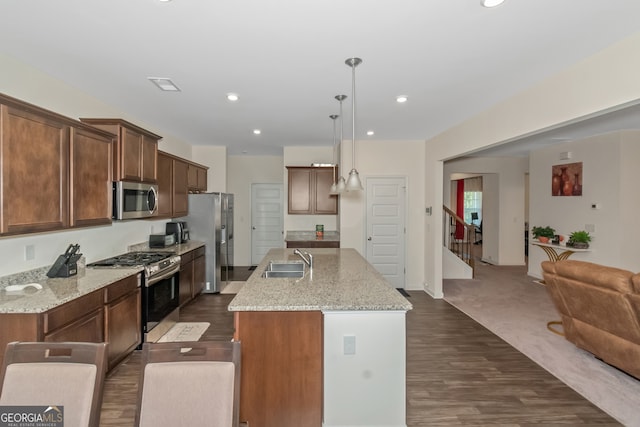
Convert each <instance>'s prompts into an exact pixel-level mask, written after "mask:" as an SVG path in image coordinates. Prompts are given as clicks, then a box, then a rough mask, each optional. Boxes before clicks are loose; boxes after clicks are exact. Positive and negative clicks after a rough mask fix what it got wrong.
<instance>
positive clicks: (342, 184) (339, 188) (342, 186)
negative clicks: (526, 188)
mask: <svg viewBox="0 0 640 427" xmlns="http://www.w3.org/2000/svg"><path fill="white" fill-rule="evenodd" d="M335 98H336V99H337V100H338V102H339V103H340V147H343V141H344V139H343V134H344V120H343V117H344V116H343V114H342V101H344V100H345V99H347V95H336V96H335ZM340 163H342V162H340ZM346 188H347V183H346V181H345V180H344V177H343V176H342V175H340V178H338V182H337V183H336V194H342V193H344V192H345V190H346ZM331 194H333V193H331Z"/></svg>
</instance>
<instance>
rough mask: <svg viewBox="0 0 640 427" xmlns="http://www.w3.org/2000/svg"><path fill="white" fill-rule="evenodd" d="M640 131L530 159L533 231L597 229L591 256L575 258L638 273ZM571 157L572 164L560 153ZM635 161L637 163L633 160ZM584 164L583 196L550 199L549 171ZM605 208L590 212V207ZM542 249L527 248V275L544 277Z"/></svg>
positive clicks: (552, 150) (568, 145)
mask: <svg viewBox="0 0 640 427" xmlns="http://www.w3.org/2000/svg"><path fill="white" fill-rule="evenodd" d="M639 146H640V132H637V131H635V132H632V131H627V132H616V133H610V134H607V135H600V136H596V137H592V138H587V139H584V140H579V141H572V142H568V143H564V144H559V145H556V146H553V147H549V148H545V149H542V150H539V151H536V152H535V153H532V154H531V156H530V168H531V175H530V177H531V201H530V202H531V204H530V206H531V208H530V209H531V212H530V215H531V216H530V218H531V223H530V224H531V226H532V227H533V226H546V225H549V226H551V227H553V228H554V229H555V230H556V233H558V234H562V235H569V234H570V233H571V232H573V231H578V230H585V229H587V227H588V225H592V226H593V227H595V231H594V232H590V233H589V234H591V236H592V239H593V240H592V242H591V244H590V249H591V252H584V253H575V254H573V255H572V256H571V259H578V260H584V261H591V262H595V263H599V264H605V265H610V266H614V267H619V268H625V269H628V270H632V271H634V272H636V271H639V270H640V267H639V266H638V259H640V247H638V245H634V244H633V243H632V242H637V241H638V239H640V228H639V227H638V226H637V222H638V220H637V218H634V216H636V215H634V212H638V211H639V210H640V199H638V197H637V193H638V191H637V184H638V183H640V172H639V169H638V166H637V160H638V159H640V157H638V154H640V150H639V149H638V147H639ZM567 151H569V152H571V153H572V158H571V159H570V160H560V153H562V152H567ZM629 159H634V160H629ZM575 162H582V171H583V176H582V196H571V197H564V196H563V197H561V196H555V197H554V196H552V195H551V177H552V173H551V167H552V166H553V165H560V164H565V163H575ZM593 203H597V204H599V205H600V206H601V207H600V208H599V209H592V208H591V204H593ZM547 259H548V258H547V256H546V255H545V254H544V252H543V251H542V250H540V249H539V248H536V247H532V248H530V249H529V274H530V275H531V276H535V277H542V272H541V269H540V263H541V262H542V261H544V260H547Z"/></svg>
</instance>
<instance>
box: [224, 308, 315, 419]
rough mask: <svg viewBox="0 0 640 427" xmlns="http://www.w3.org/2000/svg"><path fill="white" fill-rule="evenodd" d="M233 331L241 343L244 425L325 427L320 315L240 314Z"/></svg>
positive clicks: (300, 312)
mask: <svg viewBox="0 0 640 427" xmlns="http://www.w3.org/2000/svg"><path fill="white" fill-rule="evenodd" d="M235 328H236V329H235V335H234V339H235V340H238V341H241V342H242V372H241V387H240V421H244V422H248V423H249V425H251V426H253V425H256V426H261V427H319V426H321V425H322V394H323V390H322V381H323V375H322V357H323V350H322V345H323V333H322V313H321V312H320V311H284V312H282V311H281V312H277V311H276V312H259V311H251V312H246V311H244V312H242V311H240V312H235Z"/></svg>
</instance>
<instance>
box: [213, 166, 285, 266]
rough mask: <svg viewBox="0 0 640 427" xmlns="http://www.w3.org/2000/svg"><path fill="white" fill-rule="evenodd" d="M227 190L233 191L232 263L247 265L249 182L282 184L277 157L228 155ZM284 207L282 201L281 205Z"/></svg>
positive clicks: (248, 249) (249, 259)
mask: <svg viewBox="0 0 640 427" xmlns="http://www.w3.org/2000/svg"><path fill="white" fill-rule="evenodd" d="M227 165H228V173H227V176H228V185H227V190H226V191H227V192H229V193H233V194H234V203H235V206H234V211H235V215H234V230H233V232H234V236H235V237H234V245H235V247H234V252H233V254H234V264H235V265H238V266H244V265H251V185H252V184H282V171H283V169H284V166H283V160H282V157H279V156H229V158H228V159H227ZM285 208H286V204H285Z"/></svg>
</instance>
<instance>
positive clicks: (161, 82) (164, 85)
mask: <svg viewBox="0 0 640 427" xmlns="http://www.w3.org/2000/svg"><path fill="white" fill-rule="evenodd" d="M147 79H148V80H150V81H151V83H153V84H154V85H156V86H158V87H159V88H160V90H164V91H166V92H180V88H179V87H178V86H176V85H175V84H174V83H173V82H172V81H171V79H168V78H165V77H147Z"/></svg>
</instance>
